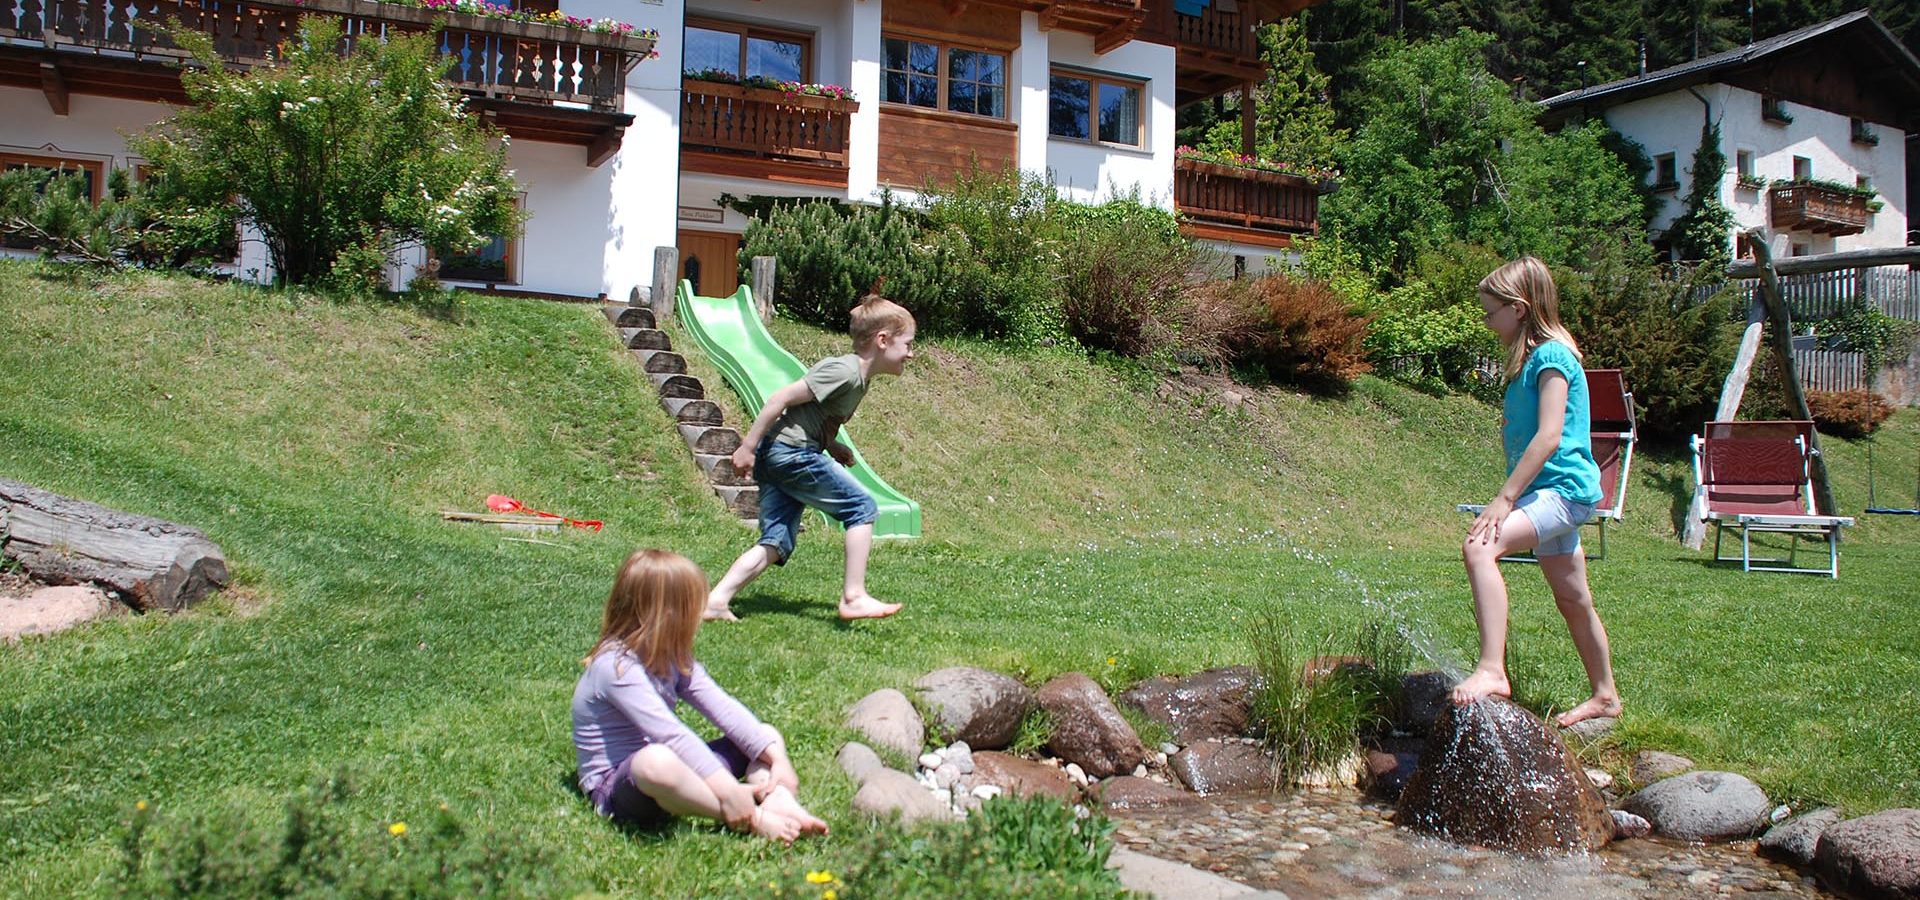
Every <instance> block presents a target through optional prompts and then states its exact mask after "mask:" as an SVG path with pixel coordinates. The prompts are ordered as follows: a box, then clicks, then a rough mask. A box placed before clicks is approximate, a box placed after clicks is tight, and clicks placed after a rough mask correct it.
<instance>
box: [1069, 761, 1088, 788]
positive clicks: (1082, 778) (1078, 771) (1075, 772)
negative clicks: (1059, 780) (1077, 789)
mask: <svg viewBox="0 0 1920 900" xmlns="http://www.w3.org/2000/svg"><path fill="white" fill-rule="evenodd" d="M1067 777H1068V778H1071V779H1073V783H1074V784H1077V785H1081V786H1083V787H1084V786H1085V785H1086V783H1087V770H1085V769H1082V768H1080V764H1079V763H1067Z"/></svg>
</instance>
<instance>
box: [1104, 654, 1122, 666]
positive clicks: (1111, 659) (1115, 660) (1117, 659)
mask: <svg viewBox="0 0 1920 900" xmlns="http://www.w3.org/2000/svg"><path fill="white" fill-rule="evenodd" d="M1119 662H1120V657H1118V656H1109V657H1107V665H1110V666H1111V665H1116V664H1118V663H1119Z"/></svg>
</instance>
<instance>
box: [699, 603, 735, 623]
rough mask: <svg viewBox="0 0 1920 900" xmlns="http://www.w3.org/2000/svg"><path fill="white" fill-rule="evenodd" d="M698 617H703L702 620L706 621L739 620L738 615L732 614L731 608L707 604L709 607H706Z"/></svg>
mask: <svg viewBox="0 0 1920 900" xmlns="http://www.w3.org/2000/svg"><path fill="white" fill-rule="evenodd" d="M700 618H701V619H703V620H705V621H708V622H738V621H740V617H739V616H736V615H734V614H733V610H731V609H728V608H726V607H724V606H709V607H707V611H706V612H705V613H703V614H702V615H701V616H700Z"/></svg>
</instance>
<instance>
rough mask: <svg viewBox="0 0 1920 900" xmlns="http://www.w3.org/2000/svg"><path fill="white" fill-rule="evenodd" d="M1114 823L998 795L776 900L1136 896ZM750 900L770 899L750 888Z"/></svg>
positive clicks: (788, 883) (800, 882)
mask: <svg viewBox="0 0 1920 900" xmlns="http://www.w3.org/2000/svg"><path fill="white" fill-rule="evenodd" d="M1112 834H1113V823H1112V822H1111V821H1109V820H1108V819H1107V818H1106V817H1105V816H1103V815H1100V814H1099V813H1094V814H1092V815H1090V816H1088V817H1087V818H1084V819H1082V818H1079V817H1078V814H1076V813H1075V811H1074V809H1073V808H1072V807H1069V806H1067V805H1065V804H1062V803H1060V802H1059V801H1058V800H1054V799H1052V798H1047V797H1034V798H1026V799H1016V798H1008V797H998V798H995V799H993V800H989V801H987V802H986V803H985V804H982V805H981V807H980V809H979V811H978V812H976V813H974V814H973V815H971V816H969V817H968V818H967V820H966V821H965V822H962V823H959V824H933V825H924V826H921V827H918V828H912V829H905V828H900V827H897V826H887V827H883V828H881V829H880V830H879V831H878V832H877V833H875V834H874V836H873V837H871V838H869V839H868V840H866V841H865V842H864V843H863V844H862V846H861V847H860V848H859V850H858V851H856V853H855V854H854V856H853V858H852V859H850V860H849V861H848V864H847V865H846V866H844V867H843V871H842V872H840V873H835V872H834V871H833V870H832V869H831V868H829V869H825V870H816V871H811V872H808V873H806V875H805V876H788V877H787V879H786V880H785V883H784V884H782V883H779V882H776V883H774V884H773V885H772V887H773V888H774V891H773V893H774V894H775V895H776V896H795V897H806V898H817V897H823V896H825V892H826V891H829V890H831V891H832V892H833V893H834V896H835V897H837V898H840V900H860V898H876V900H878V898H885V900H896V898H897V900H946V898H949V897H980V898H1032V900H1052V898H1063V900H1064V898H1085V900H1096V898H1115V900H1119V898H1125V897H1130V896H1132V895H1131V894H1129V893H1128V892H1127V891H1126V890H1125V889H1124V888H1122V887H1121V886H1120V879H1119V877H1118V876H1117V875H1115V874H1114V873H1113V872H1112V871H1111V870H1109V869H1108V868H1107V857H1108V856H1109V855H1111V854H1112V853H1113V838H1112ZM739 894H740V895H742V896H758V897H764V896H767V891H765V890H751V889H748V890H743V891H740V892H739Z"/></svg>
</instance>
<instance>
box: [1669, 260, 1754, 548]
mask: <svg viewBox="0 0 1920 900" xmlns="http://www.w3.org/2000/svg"><path fill="white" fill-rule="evenodd" d="M1766 321H1767V304H1766V301H1765V300H1762V299H1760V297H1758V296H1755V297H1754V298H1753V303H1752V304H1751V305H1749V306H1748V307H1747V330H1746V332H1745V333H1743V334H1742V335H1741V336H1740V352H1739V353H1738V354H1736V355H1735V356H1734V358H1733V369H1732V370H1731V371H1729V372H1727V380H1726V383H1725V384H1723V385H1721V387H1720V406H1719V408H1718V409H1716V410H1715V412H1714V414H1713V420H1714V421H1715V422H1730V421H1733V418H1734V416H1736V415H1739V413H1740V400H1741V398H1742V397H1744V396H1745V395H1746V392H1747V377H1748V376H1749V375H1751V374H1752V372H1753V358H1754V356H1755V355H1757V354H1758V353H1759V352H1760V337H1761V334H1762V333H1763V332H1765V331H1766V327H1765V326H1766ZM1706 540H1707V509H1706V498H1705V497H1703V496H1700V494H1699V492H1697V491H1696V492H1695V495H1694V498H1693V500H1692V501H1691V503H1690V504H1689V506H1688V510H1687V528H1686V532H1685V533H1684V534H1683V535H1682V537H1681V542H1682V543H1684V544H1686V546H1687V549H1689V550H1698V549H1700V547H1701V545H1702V544H1704V543H1706Z"/></svg>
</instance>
